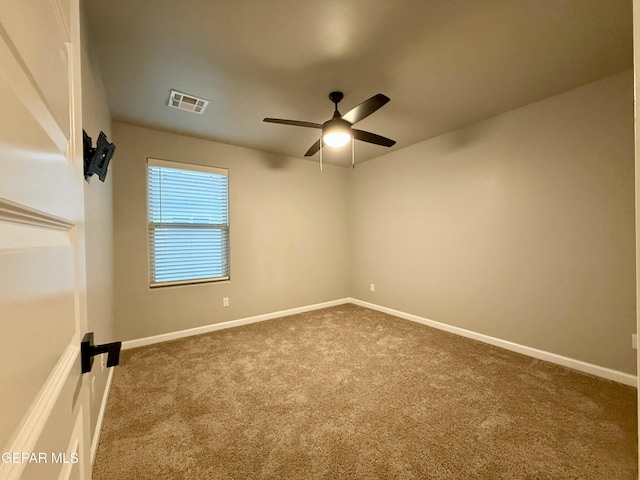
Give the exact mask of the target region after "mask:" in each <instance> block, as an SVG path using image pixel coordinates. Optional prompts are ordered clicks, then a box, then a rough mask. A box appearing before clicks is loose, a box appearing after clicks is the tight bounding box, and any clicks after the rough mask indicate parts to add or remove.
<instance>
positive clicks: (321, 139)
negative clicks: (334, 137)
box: [320, 137, 322, 171]
mask: <svg viewBox="0 0 640 480" xmlns="http://www.w3.org/2000/svg"><path fill="white" fill-rule="evenodd" d="M320 171H322V137H320Z"/></svg>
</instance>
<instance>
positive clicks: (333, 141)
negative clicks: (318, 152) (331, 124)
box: [322, 131, 351, 147]
mask: <svg viewBox="0 0 640 480" xmlns="http://www.w3.org/2000/svg"><path fill="white" fill-rule="evenodd" d="M322 139H323V140H324V143H326V144H327V145H329V146H330V147H342V146H343V145H346V144H347V143H348V142H349V140H351V135H349V134H348V133H345V132H340V131H338V132H336V131H333V132H329V133H326V134H325V135H324V136H323V137H322Z"/></svg>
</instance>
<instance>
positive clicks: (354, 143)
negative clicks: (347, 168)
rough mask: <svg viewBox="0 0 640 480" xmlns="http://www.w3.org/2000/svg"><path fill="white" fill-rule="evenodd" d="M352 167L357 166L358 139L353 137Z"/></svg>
mask: <svg viewBox="0 0 640 480" xmlns="http://www.w3.org/2000/svg"><path fill="white" fill-rule="evenodd" d="M351 168H356V139H355V138H354V137H353V136H352V137H351Z"/></svg>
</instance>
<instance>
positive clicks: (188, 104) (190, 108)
mask: <svg viewBox="0 0 640 480" xmlns="http://www.w3.org/2000/svg"><path fill="white" fill-rule="evenodd" d="M168 105H169V106H170V107H173V108H177V109H180V110H186V111H187V112H192V113H199V114H200V115H202V113H203V112H204V109H205V108H207V105H209V100H205V99H204V98H198V97H194V96H193V95H189V94H188V93H182V92H176V91H175V90H171V96H170V97H169V104H168Z"/></svg>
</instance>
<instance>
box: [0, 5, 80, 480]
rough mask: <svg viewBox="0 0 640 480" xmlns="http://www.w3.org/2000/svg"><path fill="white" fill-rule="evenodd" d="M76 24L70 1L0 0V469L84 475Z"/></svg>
mask: <svg viewBox="0 0 640 480" xmlns="http://www.w3.org/2000/svg"><path fill="white" fill-rule="evenodd" d="M79 28H80V23H79V3H78V0H19V1H18V0H6V1H0V98H2V99H3V101H2V102H3V103H2V111H1V112H0V272H1V273H2V274H1V275H0V325H1V326H2V335H0V362H1V364H0V365H2V368H0V385H2V388H0V405H2V407H3V408H2V409H0V448H2V452H8V453H9V454H13V457H12V460H11V461H10V462H0V478H2V479H5V478H7V479H13V478H16V479H17V478H24V479H28V478H39V479H42V478H51V479H55V478H76V479H88V478H89V477H90V461H89V459H88V452H89V451H90V448H89V425H88V400H89V387H88V385H87V383H88V382H87V381H85V379H84V377H83V376H82V375H81V373H80V358H79V350H80V349H79V346H80V339H81V337H82V334H83V333H84V331H85V330H86V285H85V284H86V281H85V250H84V243H83V242H84V230H83V228H84V227H83V226H84V210H83V205H84V199H83V181H84V180H83V172H82V164H83V162H82V144H81V140H82V131H81V125H82V117H81V103H80V98H81V92H80V78H81V77H80V71H79V68H80V63H79V59H80V46H79V41H80V31H79ZM16 453H17V454H23V453H27V454H29V453H30V454H31V457H30V458H28V459H24V457H21V456H18V457H16V456H15V454H16Z"/></svg>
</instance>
